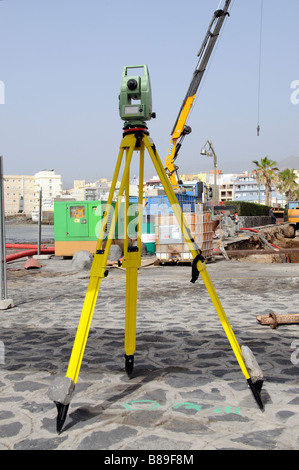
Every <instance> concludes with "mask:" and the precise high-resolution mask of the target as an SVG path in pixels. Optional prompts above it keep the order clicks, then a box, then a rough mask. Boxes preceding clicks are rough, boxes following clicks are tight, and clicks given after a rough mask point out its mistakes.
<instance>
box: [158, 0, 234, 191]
mask: <svg viewBox="0 0 299 470" xmlns="http://www.w3.org/2000/svg"><path fill="white" fill-rule="evenodd" d="M230 3H231V0H226V1H225V5H224V7H223V9H218V10H216V11H215V12H214V15H213V18H212V21H211V23H210V25H209V29H208V31H207V34H206V36H205V38H204V41H203V43H202V46H201V48H200V50H199V52H198V54H197V56H198V57H199V60H198V63H197V66H196V68H195V70H194V72H193V76H192V80H191V83H190V85H189V88H188V91H187V94H186V96H185V99H184V100H183V103H182V106H181V109H180V112H179V114H178V117H177V119H176V122H175V125H174V127H173V129H172V132H171V139H170V144H169V148H168V152H167V157H166V168H165V170H166V172H167V174H168V177H169V179H170V182H171V184H172V185H173V186H174V187H178V185H179V184H181V181H180V178H179V176H178V166H176V165H175V163H174V162H175V160H176V158H177V156H178V153H179V150H180V148H181V145H182V141H183V140H184V138H185V135H187V134H190V132H191V127H190V126H186V120H187V117H188V115H189V112H190V110H191V107H192V105H193V102H194V100H195V97H196V93H197V90H198V87H199V85H200V82H201V80H202V77H203V75H204V73H205V70H206V68H207V64H208V62H209V59H210V57H211V54H212V51H213V49H214V46H215V44H216V41H217V39H218V36H219V34H220V30H221V28H222V25H223V23H224V20H225V17H226V15H229V13H228V8H229V6H230Z"/></svg>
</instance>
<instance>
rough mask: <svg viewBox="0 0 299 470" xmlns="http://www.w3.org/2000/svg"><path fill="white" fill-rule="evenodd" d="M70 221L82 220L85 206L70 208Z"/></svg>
mask: <svg viewBox="0 0 299 470" xmlns="http://www.w3.org/2000/svg"><path fill="white" fill-rule="evenodd" d="M70 217H71V219H83V218H84V217H85V206H70Z"/></svg>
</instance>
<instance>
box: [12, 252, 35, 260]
mask: <svg viewBox="0 0 299 470" xmlns="http://www.w3.org/2000/svg"><path fill="white" fill-rule="evenodd" d="M36 253H37V250H25V251H19V252H18V253H13V254H11V255H7V256H6V261H14V260H15V259H18V258H23V257H24V256H33V255H36Z"/></svg>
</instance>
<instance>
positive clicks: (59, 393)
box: [49, 137, 136, 433]
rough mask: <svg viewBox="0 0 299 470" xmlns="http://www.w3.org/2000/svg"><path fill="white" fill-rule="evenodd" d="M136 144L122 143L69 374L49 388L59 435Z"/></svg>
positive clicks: (103, 273) (128, 141) (127, 140)
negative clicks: (117, 189) (118, 181)
mask: <svg viewBox="0 0 299 470" xmlns="http://www.w3.org/2000/svg"><path fill="white" fill-rule="evenodd" d="M135 142H136V139H128V138H127V137H125V138H124V139H123V140H122V143H121V147H120V151H119V155H118V159H117V165H116V169H115V172H114V176H113V181H112V185H111V189H110V193H109V198H108V203H107V206H108V210H110V209H111V203H112V199H113V194H114V190H115V186H116V182H117V178H118V174H119V170H120V166H121V163H122V157H123V153H124V149H125V148H128V144H130V145H131V146H130V148H129V151H128V152H127V160H126V165H125V168H124V172H123V177H122V181H121V185H120V189H119V197H118V199H117V202H116V206H115V211H114V214H113V218H112V223H111V227H110V230H109V235H108V240H107V243H106V247H105V249H104V250H102V249H101V248H102V243H103V239H104V233H105V227H106V224H107V220H108V216H109V213H106V216H105V217H104V220H103V224H102V228H101V232H100V237H99V240H98V242H97V248H96V253H95V256H94V260H93V263H92V267H91V270H90V280H89V284H88V288H87V292H86V296H85V300H84V304H83V308H82V313H81V317H80V321H79V325H78V329H77V333H76V337H75V341H74V345H73V349H72V353H71V357H70V361H69V365H68V370H67V374H66V376H65V377H64V378H62V379H59V378H58V383H57V381H56V382H55V381H54V382H53V384H52V386H51V387H50V389H49V397H50V398H52V400H53V401H54V402H55V404H56V407H57V411H58V416H57V422H56V424H57V432H58V433H60V432H61V430H62V427H63V424H64V422H65V419H66V416H67V411H68V407H69V404H70V401H71V398H72V395H73V392H74V389H75V386H76V383H77V379H78V375H79V371H80V367H81V363H82V359H83V354H84V350H85V346H86V342H87V338H88V334H89V329H90V324H91V320H92V316H93V312H94V308H95V304H96V300H97V296H98V292H99V288H100V284H101V280H102V278H104V277H106V275H107V271H106V264H107V260H108V255H109V251H110V247H111V242H112V238H113V237H114V230H115V226H116V221H117V217H118V212H119V208H120V201H121V197H122V195H123V192H124V188H125V182H126V181H127V178H128V174H129V168H130V163H131V159H132V155H133V150H134V147H135Z"/></svg>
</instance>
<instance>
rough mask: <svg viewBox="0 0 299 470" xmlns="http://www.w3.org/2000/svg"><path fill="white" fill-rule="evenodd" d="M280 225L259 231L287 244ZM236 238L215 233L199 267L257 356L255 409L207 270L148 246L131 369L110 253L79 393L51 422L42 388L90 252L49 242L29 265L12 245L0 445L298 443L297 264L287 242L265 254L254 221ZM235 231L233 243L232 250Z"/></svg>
mask: <svg viewBox="0 0 299 470" xmlns="http://www.w3.org/2000/svg"><path fill="white" fill-rule="evenodd" d="M287 228H288V225H287V224H283V225H281V226H273V227H269V226H268V227H265V228H264V230H260V228H259V231H260V233H261V234H263V235H262V236H263V237H265V238H266V237H267V239H268V240H269V242H271V243H272V244H275V245H276V246H278V245H279V246H284V247H285V248H284V249H286V251H288V249H289V242H290V244H291V245H292V247H291V248H290V250H294V248H293V246H294V245H296V243H297V245H298V240H297V238H298V237H295V239H288V238H285V237H284V236H283V235H282V231H283V230H287ZM269 233H271V240H270V236H269ZM238 238H239V240H240V241H238V239H236V238H235V237H228V238H227V239H226V240H225V241H224V246H225V250H226V253H227V254H228V256H224V255H223V254H222V253H221V251H219V249H218V247H219V240H217V239H215V240H214V242H213V245H214V248H215V256H214V259H213V260H211V262H209V263H208V264H207V269H208V272H209V275H210V276H211V279H212V282H213V285H214V286H215V289H216V291H217V292H218V295H219V298H220V301H221V302H222V304H223V307H224V309H225V311H226V313H227V316H228V319H229V321H230V324H231V327H232V328H233V330H234V332H235V335H236V337H237V340H238V341H239V343H240V345H243V344H246V345H247V346H249V347H250V348H251V350H252V351H253V352H254V355H255V357H256V359H257V361H258V363H259V365H260V367H261V368H262V371H263V375H264V378H263V380H264V384H263V388H262V391H261V397H262V400H263V405H264V407H263V410H261V409H259V407H258V406H257V404H256V402H255V400H254V397H253V396H252V394H251V393H250V390H249V388H248V386H247V383H246V381H244V378H243V375H242V372H241V371H240V369H239V367H238V363H237V361H236V358H235V357H234V354H233V352H232V350H231V348H230V345H229V342H228V341H227V338H226V336H225V333H224V331H223V329H222V327H221V323H220V322H219V319H218V316H217V313H216V312H215V309H214V307H213V305H212V303H211V301H210V298H209V295H208V293H207V291H206V289H205V287H204V285H203V283H202V282H201V281H200V280H198V281H197V283H196V284H193V283H191V282H190V280H191V275H192V273H191V263H190V262H185V263H160V262H159V261H158V260H157V258H156V257H155V256H152V255H149V254H147V255H145V256H143V257H142V261H141V266H140V268H139V269H138V309H137V332H136V353H135V366H134V371H133V373H132V374H131V376H130V377H128V375H127V374H126V372H125V370H124V352H123V349H124V329H125V325H124V321H125V320H124V314H123V312H124V306H125V278H126V273H125V269H124V268H123V267H121V266H119V265H118V263H117V262H115V261H108V263H107V270H108V271H109V274H108V276H107V278H106V279H105V280H104V281H103V284H102V287H101V294H100V296H99V299H98V302H97V306H96V308H95V312H94V316H93V320H92V326H91V329H90V333H89V338H88V342H87V346H86V352H85V356H84V360H83V363H82V370H81V374H80V378H79V380H78V383H77V387H76V393H75V395H74V397H73V400H72V402H71V405H70V408H69V411H68V416H67V419H66V421H65V425H64V430H63V431H62V432H61V433H60V434H59V435H57V433H56V425H55V409H54V406H53V403H52V402H51V401H50V400H49V398H48V390H49V388H50V387H51V384H52V382H53V380H54V378H55V377H57V376H58V375H61V374H62V375H63V374H64V371H65V367H66V365H67V364H66V362H67V358H68V356H69V355H70V353H71V348H72V343H73V338H74V335H75V333H76V328H77V323H78V321H79V317H80V311H81V307H82V303H83V300H84V295H85V291H86V288H87V286H88V281H89V270H90V264H91V260H89V259H88V257H87V256H86V253H85V256H82V257H81V259H80V257H73V258H63V257H57V256H55V255H49V254H48V255H43V256H40V258H39V259H38V263H39V267H35V268H33V267H31V268H29V269H28V268H27V269H25V268H24V263H25V262H26V261H25V260H24V258H21V259H16V260H15V261H11V262H9V263H8V264H7V282H8V293H9V297H11V299H12V301H13V307H11V308H9V309H7V310H3V311H2V314H1V317H2V320H1V322H2V329H1V346H2V347H1V354H2V355H1V371H2V372H1V390H2V391H1V404H0V415H1V425H0V432H1V443H0V448H1V450H18V449H20V450H22V449H26V450H28V449H30V450H54V449H57V450H58V449H59V450H63V449H82V450H83V449H84V450H89V449H94V450H95V449H102V450H106V451H110V452H111V451H115V452H116V451H127V452H128V455H131V454H132V455H135V454H134V451H142V450H143V451H145V450H147V451H151V453H152V454H155V452H156V451H157V449H158V450H161V452H162V451H165V452H171V453H172V454H173V453H176V454H177V455H178V454H179V455H185V456H186V457H185V458H187V456H189V458H190V455H191V456H192V455H194V458H195V456H196V452H195V451H196V450H213V449H218V450H221V449H238V450H240V449H242V450H257V449H259V450H287V449H288V450H290V449H294V450H295V449H297V448H298V434H297V427H298V392H299V384H298V363H299V341H298V331H299V323H298V319H299V311H298V306H297V300H296V295H294V292H296V290H297V287H298V283H299V268H298V266H299V265H298V264H297V263H296V261H294V259H293V258H292V257H293V256H294V255H295V253H293V251H288V256H289V258H290V259H289V262H283V261H282V259H281V258H280V256H279V254H278V255H277V254H275V255H273V254H262V252H263V251H268V247H266V248H265V244H264V246H263V247H260V241H259V239H258V237H257V234H255V233H254V234H250V235H249V236H248V235H244V240H243V237H242V238H241V237H238ZM236 244H241V245H242V249H240V253H239V255H230V254H229V253H230V251H231V250H230V248H229V245H230V246H231V247H232V249H233V250H234V252H235V251H236V249H237V245H236ZM244 250H246V252H247V251H248V250H253V251H254V252H256V251H258V250H259V251H260V254H258V255H257V254H253V255H248V254H247V253H246V255H244V253H243V251H244ZM297 250H298V248H297ZM11 251H13V250H12V249H11ZM283 256H284V257H285V256H286V253H285V252H283ZM281 319H282V320H283V323H280V321H281ZM293 321H294V322H293ZM178 450H179V451H178ZM130 451H131V454H130ZM192 451H193V452H192ZM117 455H120V454H117Z"/></svg>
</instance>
